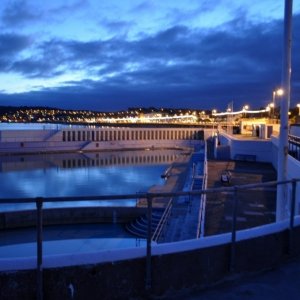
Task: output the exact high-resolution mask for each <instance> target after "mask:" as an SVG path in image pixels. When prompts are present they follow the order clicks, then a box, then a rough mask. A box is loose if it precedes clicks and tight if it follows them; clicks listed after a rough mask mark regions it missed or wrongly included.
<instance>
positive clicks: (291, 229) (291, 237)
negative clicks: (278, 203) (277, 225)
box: [289, 179, 297, 254]
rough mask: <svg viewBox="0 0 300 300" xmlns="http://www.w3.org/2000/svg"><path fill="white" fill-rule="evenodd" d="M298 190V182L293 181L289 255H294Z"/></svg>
mask: <svg viewBox="0 0 300 300" xmlns="http://www.w3.org/2000/svg"><path fill="white" fill-rule="evenodd" d="M296 188H297V181H296V180H295V179H293V181H292V200H291V215H290V228H289V254H293V236H294V217H295V204H296Z"/></svg>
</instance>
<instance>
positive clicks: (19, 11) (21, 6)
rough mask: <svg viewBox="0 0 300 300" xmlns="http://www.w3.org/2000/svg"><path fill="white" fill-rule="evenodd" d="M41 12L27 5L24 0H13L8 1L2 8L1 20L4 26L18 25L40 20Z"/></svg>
mask: <svg viewBox="0 0 300 300" xmlns="http://www.w3.org/2000/svg"><path fill="white" fill-rule="evenodd" d="M41 18H42V12H41V11H39V10H37V9H33V8H31V7H29V5H28V4H27V2H26V1H25V0H15V1H11V2H9V4H8V6H7V7H6V8H5V9H4V10H3V14H2V22H3V23H4V24H5V25H6V26H13V27H16V26H20V25H23V26H24V25H26V24H27V23H32V22H33V21H37V20H40V19H41Z"/></svg>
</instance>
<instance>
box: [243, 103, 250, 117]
mask: <svg viewBox="0 0 300 300" xmlns="http://www.w3.org/2000/svg"><path fill="white" fill-rule="evenodd" d="M248 109H249V105H244V106H243V114H244V116H245V117H246V111H247V110H248Z"/></svg>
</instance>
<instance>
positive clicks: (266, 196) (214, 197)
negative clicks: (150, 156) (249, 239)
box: [162, 160, 276, 242]
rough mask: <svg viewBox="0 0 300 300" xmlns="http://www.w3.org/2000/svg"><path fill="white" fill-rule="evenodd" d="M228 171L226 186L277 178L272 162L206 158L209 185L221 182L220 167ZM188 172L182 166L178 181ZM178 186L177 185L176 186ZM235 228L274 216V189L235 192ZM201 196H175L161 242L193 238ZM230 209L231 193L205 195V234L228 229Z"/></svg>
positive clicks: (218, 184) (255, 224)
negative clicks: (228, 178) (236, 216)
mask: <svg viewBox="0 0 300 300" xmlns="http://www.w3.org/2000/svg"><path fill="white" fill-rule="evenodd" d="M224 170H228V171H230V173H231V175H232V177H231V181H230V183H229V184H227V185H225V186H235V185H244V184H251V183H253V184H254V183H262V182H266V181H273V180H276V172H275V170H274V168H273V167H272V165H271V164H267V163H258V162H244V161H219V160H209V161H208V182H207V187H208V188H218V187H223V186H224V185H223V184H222V183H221V181H220V176H221V173H222V171H224ZM189 176H190V174H189V170H185V171H184V172H183V173H182V174H181V177H179V176H178V178H177V180H179V182H180V184H178V186H183V182H184V181H185V180H186V178H188V177H189ZM178 186H177V187H178ZM237 197H238V199H239V200H238V201H239V202H238V218H237V221H238V222H237V229H245V228H249V227H254V226H259V225H262V224H266V223H270V222H273V221H274V220H275V204H276V189H275V187H267V188H260V189H255V190H250V191H249V190H248V191H244V192H243V191H239V192H238V195H237ZM199 204H200V199H199V198H197V197H193V198H188V199H184V198H182V197H179V198H177V199H174V204H173V210H172V216H171V219H170V222H169V226H168V227H167V230H166V233H165V236H164V239H162V242H173V241H180V240H184V239H193V238H196V233H197V223H198V210H199ZM232 212H233V193H230V192H222V193H213V194H208V195H207V202H206V213H205V229H204V234H205V235H213V234H218V233H224V232H229V231H231V226H232V225H231V224H232Z"/></svg>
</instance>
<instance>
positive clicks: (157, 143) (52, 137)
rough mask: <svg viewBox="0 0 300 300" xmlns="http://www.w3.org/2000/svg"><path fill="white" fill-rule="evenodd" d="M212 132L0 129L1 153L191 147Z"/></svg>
mask: <svg viewBox="0 0 300 300" xmlns="http://www.w3.org/2000/svg"><path fill="white" fill-rule="evenodd" d="M211 132H212V130H211V129H208V130H203V129H201V128H198V127H194V128H189V127H186V128H182V127H178V128H171V127H170V128H168V127H166V128H143V127H138V128H126V127H122V128H95V129H92V128H80V129H79V128H77V129H75V128H67V129H64V130H3V131H1V135H0V137H1V139H0V153H5V154H7V153H8V154H11V153H41V152H68V151H101V150H115V149H123V148H126V149H143V148H151V147H154V148H159V147H161V148H166V147H194V145H197V144H198V143H199V141H200V140H201V139H203V138H204V139H206V138H208V136H210V134H211ZM79 133H80V138H79V136H78V134H79ZM83 133H84V138H83Z"/></svg>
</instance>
